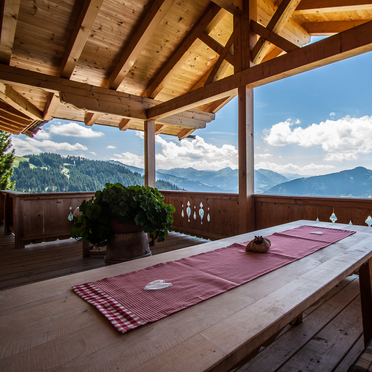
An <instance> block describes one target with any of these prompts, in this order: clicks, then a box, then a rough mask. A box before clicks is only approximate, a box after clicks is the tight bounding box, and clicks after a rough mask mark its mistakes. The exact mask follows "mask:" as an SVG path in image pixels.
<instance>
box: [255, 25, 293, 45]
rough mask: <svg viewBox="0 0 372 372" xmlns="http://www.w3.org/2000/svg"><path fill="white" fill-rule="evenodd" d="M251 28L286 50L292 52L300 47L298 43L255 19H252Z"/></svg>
mask: <svg viewBox="0 0 372 372" xmlns="http://www.w3.org/2000/svg"><path fill="white" fill-rule="evenodd" d="M251 30H252V32H255V33H256V34H258V35H260V36H261V37H262V38H264V39H266V40H267V41H269V42H270V43H272V44H274V45H276V46H277V47H278V48H280V49H281V50H284V51H285V52H291V51H292V50H296V49H298V48H299V47H298V46H297V45H296V44H293V43H291V42H290V41H288V40H287V39H285V38H284V37H281V36H279V35H278V34H276V33H275V32H272V31H270V30H269V29H268V28H266V27H264V26H262V25H260V24H259V23H257V22H255V21H251Z"/></svg>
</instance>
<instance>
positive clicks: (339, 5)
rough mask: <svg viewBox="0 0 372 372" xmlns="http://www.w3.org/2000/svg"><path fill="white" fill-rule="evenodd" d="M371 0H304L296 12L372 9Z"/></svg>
mask: <svg viewBox="0 0 372 372" xmlns="http://www.w3.org/2000/svg"><path fill="white" fill-rule="evenodd" d="M371 9H372V3H371V1H370V0H302V1H301V2H300V4H299V5H298V6H297V8H296V11H295V14H312V13H319V12H320V13H324V12H350V11H358V10H371Z"/></svg>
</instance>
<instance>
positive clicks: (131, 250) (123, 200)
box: [71, 183, 175, 264]
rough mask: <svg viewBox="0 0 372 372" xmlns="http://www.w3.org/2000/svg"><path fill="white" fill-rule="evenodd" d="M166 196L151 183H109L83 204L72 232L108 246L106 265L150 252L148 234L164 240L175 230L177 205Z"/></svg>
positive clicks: (86, 239)
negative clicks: (166, 201) (167, 202)
mask: <svg viewBox="0 0 372 372" xmlns="http://www.w3.org/2000/svg"><path fill="white" fill-rule="evenodd" d="M163 199H164V197H163V196H162V195H161V194H160V192H159V191H158V190H157V189H156V188H152V187H149V186H139V185H136V186H123V185H122V184H120V183H115V184H109V183H107V184H106V185H105V188H104V189H103V190H102V191H96V193H95V195H94V197H93V198H92V199H91V200H88V201H86V200H84V201H83V202H82V203H81V205H80V207H79V211H80V214H79V216H78V217H76V218H75V221H74V225H73V227H72V229H71V234H72V236H73V237H82V239H83V240H84V241H85V242H89V243H91V244H93V245H95V246H98V247H102V246H105V245H106V246H107V248H106V257H105V263H106V264H110V263H116V262H122V261H127V260H128V259H133V258H138V257H143V256H148V255H151V252H150V249H149V244H148V239H147V233H150V234H151V235H152V236H153V237H154V239H157V240H158V241H159V242H162V241H164V238H165V236H166V235H168V232H169V231H172V222H173V215H172V213H174V211H175V208H174V207H173V205H167V204H165V203H164V201H163Z"/></svg>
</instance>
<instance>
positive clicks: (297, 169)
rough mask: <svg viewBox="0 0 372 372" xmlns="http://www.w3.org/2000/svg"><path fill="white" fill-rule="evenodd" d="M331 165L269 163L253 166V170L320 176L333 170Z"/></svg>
mask: <svg viewBox="0 0 372 372" xmlns="http://www.w3.org/2000/svg"><path fill="white" fill-rule="evenodd" d="M334 168H335V166H333V165H325V164H314V163H311V164H308V165H304V166H299V165H295V164H292V163H288V164H276V163H269V162H260V163H258V164H255V169H269V170H272V171H274V172H277V173H299V174H306V175H310V174H320V173H329V171H330V170H332V169H334Z"/></svg>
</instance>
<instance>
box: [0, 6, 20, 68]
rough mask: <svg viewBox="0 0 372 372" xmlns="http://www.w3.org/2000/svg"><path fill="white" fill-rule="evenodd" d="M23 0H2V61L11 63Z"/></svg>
mask: <svg viewBox="0 0 372 372" xmlns="http://www.w3.org/2000/svg"><path fill="white" fill-rule="evenodd" d="M20 4H21V0H1V1H0V9H1V11H0V16H1V20H0V22H1V23H0V63H5V64H7V65H9V62H10V57H11V56H12V51H13V43H14V36H15V31H16V28H17V22H18V13H19V7H20Z"/></svg>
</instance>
